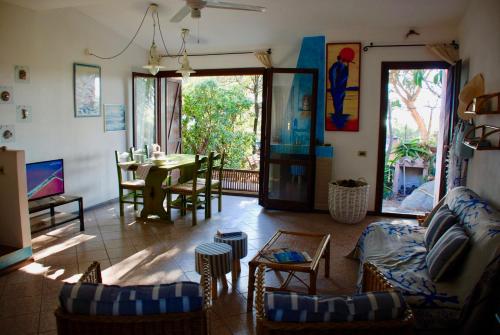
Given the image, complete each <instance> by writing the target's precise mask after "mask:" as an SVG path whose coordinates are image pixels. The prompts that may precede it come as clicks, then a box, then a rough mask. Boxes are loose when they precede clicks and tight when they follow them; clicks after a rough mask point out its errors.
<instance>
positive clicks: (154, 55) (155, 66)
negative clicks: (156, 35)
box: [142, 41, 165, 76]
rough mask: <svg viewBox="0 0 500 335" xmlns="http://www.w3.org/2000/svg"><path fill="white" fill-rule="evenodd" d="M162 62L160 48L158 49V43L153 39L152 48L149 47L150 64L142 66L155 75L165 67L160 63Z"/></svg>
mask: <svg viewBox="0 0 500 335" xmlns="http://www.w3.org/2000/svg"><path fill="white" fill-rule="evenodd" d="M160 62H161V56H160V54H159V53H158V50H157V49H156V44H155V42H154V41H153V43H152V44H151V48H149V59H148V65H144V66H143V67H142V68H143V69H146V70H149V73H151V74H152V75H153V76H155V75H156V74H157V73H158V71H160V70H161V69H165V67H164V66H162V65H161V64H160Z"/></svg>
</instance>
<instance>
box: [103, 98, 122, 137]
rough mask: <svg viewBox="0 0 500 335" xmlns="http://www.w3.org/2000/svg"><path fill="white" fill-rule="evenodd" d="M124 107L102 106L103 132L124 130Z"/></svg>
mask: <svg viewBox="0 0 500 335" xmlns="http://www.w3.org/2000/svg"><path fill="white" fill-rule="evenodd" d="M126 129H127V123H126V118H125V105H118V104H105V105H104V131H105V132H108V131H120V130H126Z"/></svg>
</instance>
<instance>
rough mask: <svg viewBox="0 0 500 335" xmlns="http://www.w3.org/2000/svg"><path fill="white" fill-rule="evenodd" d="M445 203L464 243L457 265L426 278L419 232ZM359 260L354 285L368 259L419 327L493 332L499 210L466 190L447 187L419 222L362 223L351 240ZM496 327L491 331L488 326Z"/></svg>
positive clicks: (499, 245) (495, 324) (360, 281)
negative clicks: (358, 233) (398, 293)
mask: <svg viewBox="0 0 500 335" xmlns="http://www.w3.org/2000/svg"><path fill="white" fill-rule="evenodd" d="M444 205H447V206H448V207H449V209H450V210H451V212H452V213H453V214H454V215H455V216H456V218H457V223H455V224H459V225H461V226H462V227H463V228H464V230H465V232H466V233H467V235H468V236H469V242H468V245H467V250H466V252H465V255H464V256H463V258H461V259H460V262H459V264H458V265H457V266H456V267H455V268H454V269H453V270H454V271H453V272H452V273H451V275H449V276H448V278H446V280H440V281H439V282H434V281H433V280H431V278H430V275H429V272H428V267H427V262H426V256H427V252H428V251H427V248H426V246H425V243H424V235H425V232H426V230H427V227H426V226H427V225H428V224H429V222H430V221H431V220H432V218H433V216H434V214H435V213H436V212H437V211H438V210H439V209H440V208H441V206H444ZM354 256H355V257H357V258H358V259H359V260H360V268H359V276H358V289H361V288H362V285H363V271H364V270H363V269H364V267H363V264H364V263H367V262H369V263H371V264H373V265H374V266H376V268H377V269H378V271H380V272H381V273H382V275H383V276H384V277H385V278H386V279H387V280H388V281H389V282H390V283H391V284H392V285H393V286H394V287H395V288H396V289H399V290H400V291H401V292H402V293H403V295H404V297H405V299H406V301H407V303H408V304H409V305H410V306H411V308H412V310H413V312H414V315H415V319H416V326H417V328H419V329H423V330H425V329H443V328H447V329H448V330H450V329H455V330H460V331H461V332H462V333H468V331H472V330H475V333H477V331H478V330H479V329H484V331H485V332H484V333H487V332H489V331H492V332H491V333H493V331H498V330H499V329H498V328H496V327H498V322H497V321H495V313H498V312H499V310H498V308H499V305H498V303H499V301H500V299H499V298H498V286H499V285H498V284H499V283H500V280H499V279H500V278H499V258H500V213H499V212H498V211H497V210H495V209H494V208H493V207H491V206H490V205H489V204H488V202H487V201H485V200H483V199H481V198H480V197H479V196H478V195H477V194H476V193H474V192H473V191H472V190H470V189H468V188H465V187H457V188H455V189H453V190H451V191H450V192H449V193H448V194H447V195H446V196H445V197H444V198H443V199H442V200H441V201H440V202H439V203H438V205H437V206H436V207H435V208H434V209H433V211H432V212H431V213H430V214H429V216H428V217H427V218H426V220H425V221H424V222H423V223H422V224H421V225H418V224H416V223H415V224H412V223H409V222H408V221H396V222H394V221H392V222H385V221H382V222H375V223H372V224H370V225H369V226H367V228H366V229H365V230H364V231H363V233H362V234H361V236H360V238H359V240H358V243H357V245H356V248H355V251H354ZM493 328H496V330H493Z"/></svg>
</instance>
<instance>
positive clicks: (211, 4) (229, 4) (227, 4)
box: [205, 0, 266, 13]
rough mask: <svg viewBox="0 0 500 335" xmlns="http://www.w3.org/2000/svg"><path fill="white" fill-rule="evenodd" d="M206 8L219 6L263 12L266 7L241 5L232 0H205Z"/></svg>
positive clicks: (220, 7)
mask: <svg viewBox="0 0 500 335" xmlns="http://www.w3.org/2000/svg"><path fill="white" fill-rule="evenodd" d="M205 7H208V8H219V9H234V10H248V11H251V12H261V13H263V12H265V11H266V7H261V6H253V5H243V4H239V3H233V2H223V1H216V0H211V1H210V0H207V1H206V6H205Z"/></svg>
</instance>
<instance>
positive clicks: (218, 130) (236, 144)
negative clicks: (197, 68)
mask: <svg viewBox="0 0 500 335" xmlns="http://www.w3.org/2000/svg"><path fill="white" fill-rule="evenodd" d="M252 105H253V103H252V101H251V100H250V99H249V98H248V97H247V96H246V94H245V89H244V87H242V86H241V85H237V84H234V85H220V84H219V83H218V82H217V81H215V80H213V79H207V80H204V81H201V82H197V83H195V84H194V85H189V86H188V87H186V88H185V90H184V92H183V114H182V138H183V145H184V152H185V153H192V154H196V153H198V154H205V153H207V152H210V151H212V150H213V151H219V152H220V151H222V150H224V151H225V152H226V164H225V166H226V167H228V168H235V169H238V168H243V167H244V165H245V159H246V157H247V156H249V155H250V154H251V153H252V142H253V132H252V128H251V127H248V125H247V124H248V115H247V114H248V110H249V109H250V107H251V106H252Z"/></svg>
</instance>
